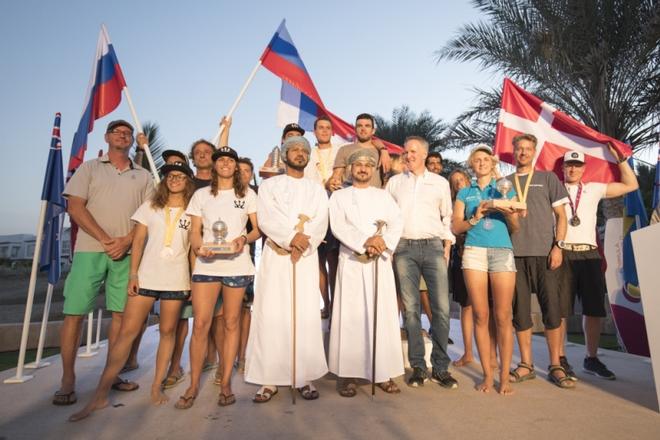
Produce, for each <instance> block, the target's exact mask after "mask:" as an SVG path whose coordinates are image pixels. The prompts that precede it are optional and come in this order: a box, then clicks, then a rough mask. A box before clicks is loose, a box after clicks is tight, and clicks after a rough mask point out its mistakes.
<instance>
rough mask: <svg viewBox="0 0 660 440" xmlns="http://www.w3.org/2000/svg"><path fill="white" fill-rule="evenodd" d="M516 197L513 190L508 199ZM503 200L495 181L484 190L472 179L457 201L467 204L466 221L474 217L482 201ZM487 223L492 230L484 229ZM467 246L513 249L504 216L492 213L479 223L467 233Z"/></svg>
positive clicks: (457, 196)
mask: <svg viewBox="0 0 660 440" xmlns="http://www.w3.org/2000/svg"><path fill="white" fill-rule="evenodd" d="M515 195H516V191H515V190H513V189H511V191H509V193H508V194H507V199H511V198H513V197H514V196H515ZM501 198H502V194H501V193H500V192H499V191H498V190H497V187H496V181H495V179H491V181H490V183H489V184H488V185H486V186H485V187H484V189H483V190H482V189H481V188H479V185H477V181H476V179H472V182H471V184H470V186H468V187H467V188H463V189H462V190H460V191H459V192H458V194H457V195H456V199H457V200H460V201H461V202H463V203H464V204H465V220H467V219H469V218H470V217H472V216H473V215H474V213H475V211H476V210H477V207H478V206H479V203H481V201H482V200H490V199H501ZM487 223H490V224H491V226H492V228H490V229H486V228H484V225H485V224H487ZM465 246H477V247H488V248H508V249H513V245H512V244H511V238H510V237H509V230H508V229H507V227H506V220H505V219H504V214H501V213H499V212H490V213H489V214H487V215H486V216H485V217H483V218H482V219H481V220H480V221H479V223H477V224H476V225H475V226H473V227H472V228H471V229H469V230H468V231H467V236H466V239H465Z"/></svg>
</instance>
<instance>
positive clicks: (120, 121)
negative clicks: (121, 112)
mask: <svg viewBox="0 0 660 440" xmlns="http://www.w3.org/2000/svg"><path fill="white" fill-rule="evenodd" d="M117 127H128V128H130V129H131V131H135V129H134V128H133V126H132V125H131V124H130V123H129V122H128V121H124V120H123V119H117V120H116V121H111V122H110V123H109V124H108V128H106V130H105V132H106V133H110V132H111V131H112V130H114V129H115V128H117Z"/></svg>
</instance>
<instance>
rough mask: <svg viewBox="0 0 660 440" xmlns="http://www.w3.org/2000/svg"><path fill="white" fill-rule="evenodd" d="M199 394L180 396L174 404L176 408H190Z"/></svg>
mask: <svg viewBox="0 0 660 440" xmlns="http://www.w3.org/2000/svg"><path fill="white" fill-rule="evenodd" d="M196 398H197V396H188V397H186V396H179V400H178V402H176V403H175V404H174V407H175V408H176V409H190V408H192V406H193V404H194V403H195V399H196Z"/></svg>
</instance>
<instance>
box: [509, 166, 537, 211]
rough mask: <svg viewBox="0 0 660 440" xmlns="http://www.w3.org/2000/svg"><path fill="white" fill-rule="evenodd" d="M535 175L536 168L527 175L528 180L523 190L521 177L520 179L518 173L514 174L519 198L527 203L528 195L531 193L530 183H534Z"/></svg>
mask: <svg viewBox="0 0 660 440" xmlns="http://www.w3.org/2000/svg"><path fill="white" fill-rule="evenodd" d="M533 176H534V170H533V169H532V171H530V172H529V174H528V175H527V182H525V191H524V192H523V191H522V190H521V189H520V179H518V174H515V175H514V179H513V180H514V182H515V184H516V192H517V193H518V200H520V201H521V202H523V203H525V202H526V201H527V195H528V194H529V185H530V184H531V183H532V177H533Z"/></svg>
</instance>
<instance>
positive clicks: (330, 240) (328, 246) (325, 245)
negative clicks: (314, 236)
mask: <svg viewBox="0 0 660 440" xmlns="http://www.w3.org/2000/svg"><path fill="white" fill-rule="evenodd" d="M317 250H318V253H319V257H322V258H325V256H326V255H327V254H328V253H330V252H333V251H337V250H339V240H337V239H336V238H335V236H334V235H332V230H331V229H330V226H328V231H327V232H326V233H325V238H324V239H323V241H322V242H321V244H320V245H319V247H318V249H317Z"/></svg>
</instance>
